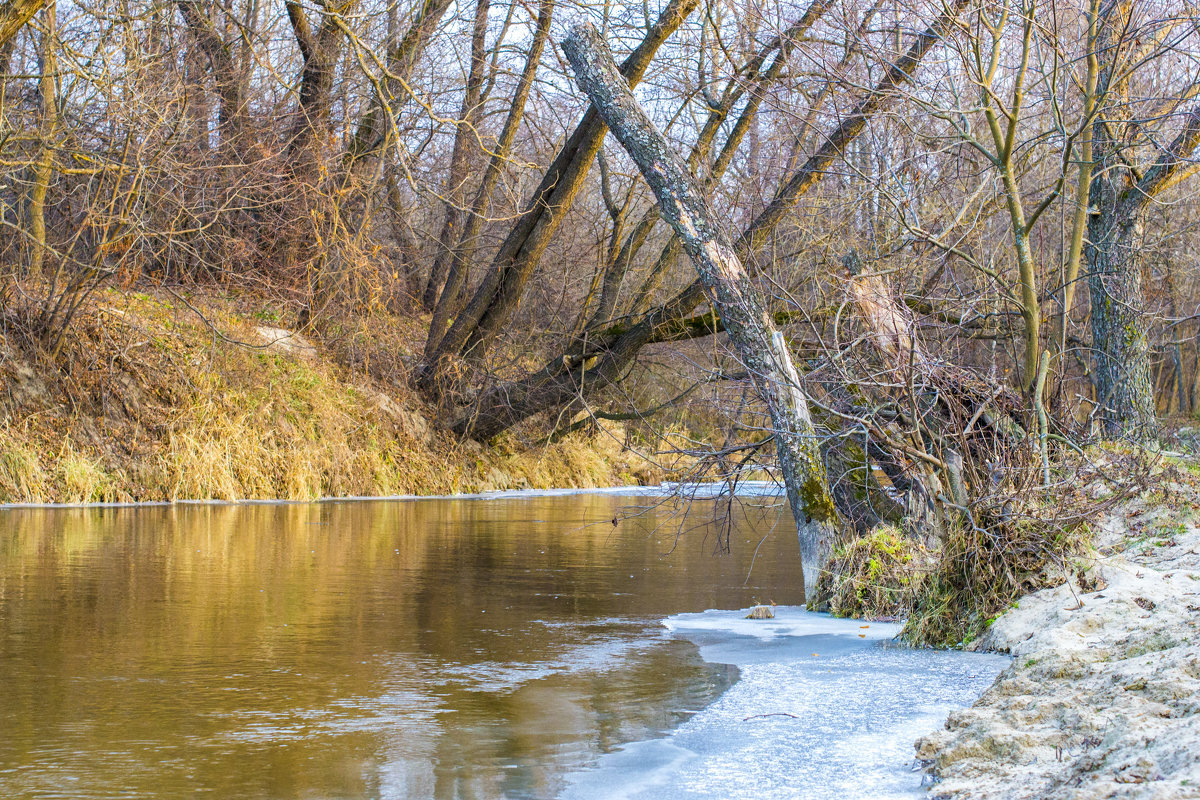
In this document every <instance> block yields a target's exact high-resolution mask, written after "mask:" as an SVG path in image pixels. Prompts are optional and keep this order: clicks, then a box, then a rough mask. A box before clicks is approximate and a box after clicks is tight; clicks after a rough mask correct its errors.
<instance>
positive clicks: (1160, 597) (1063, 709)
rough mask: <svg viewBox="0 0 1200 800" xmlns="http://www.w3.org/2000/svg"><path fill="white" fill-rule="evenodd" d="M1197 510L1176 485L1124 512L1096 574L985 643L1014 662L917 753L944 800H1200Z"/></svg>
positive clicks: (1103, 544)
mask: <svg viewBox="0 0 1200 800" xmlns="http://www.w3.org/2000/svg"><path fill="white" fill-rule="evenodd" d="M1164 495H1165V496H1164ZM1198 500H1200V492H1198V491H1197V489H1196V487H1195V486H1194V485H1192V484H1191V483H1190V482H1189V483H1173V484H1171V485H1170V486H1168V487H1166V490H1165V492H1164V493H1160V495H1159V496H1156V497H1152V498H1151V497H1144V498H1141V499H1138V500H1136V501H1134V502H1131V503H1128V504H1126V505H1124V506H1122V507H1121V509H1120V511H1119V513H1116V514H1114V515H1112V516H1110V517H1109V518H1108V519H1107V520H1106V521H1105V522H1104V524H1103V525H1102V526H1101V529H1100V530H1099V532H1098V536H1097V541H1096V545H1097V548H1098V557H1097V559H1096V561H1095V565H1094V566H1093V567H1092V568H1091V569H1089V570H1086V571H1085V572H1084V573H1082V574H1077V575H1075V576H1074V579H1073V580H1072V581H1071V582H1070V583H1069V584H1064V585H1062V586H1059V587H1057V588H1053V589H1046V590H1043V591H1040V592H1036V593H1034V594H1032V595H1030V596H1027V597H1025V598H1023V599H1022V600H1021V601H1020V603H1019V605H1018V607H1017V608H1014V609H1012V610H1011V611H1009V612H1007V613H1006V614H1004V615H1003V616H1001V617H1000V618H999V619H998V620H997V621H996V622H995V624H993V625H992V626H991V628H990V629H989V630H988V632H987V633H986V635H985V636H983V637H982V638H981V639H980V640H979V641H978V642H977V643H976V644H975V646H976V647H977V648H979V649H992V650H998V651H1002V652H1007V653H1011V654H1012V655H1013V656H1014V659H1013V662H1012V664H1011V665H1010V666H1009V667H1008V668H1007V669H1006V670H1005V671H1004V672H1003V673H1002V674H1001V675H1000V677H999V678H998V680H997V681H996V683H995V685H993V686H992V687H991V688H990V689H988V691H987V692H985V693H984V694H983V696H982V697H981V698H980V700H979V702H978V703H976V704H975V705H974V706H973V707H971V708H969V709H966V710H962V711H956V712H954V713H953V714H951V715H950V717H949V719H948V721H947V723H946V726H945V729H944V730H941V731H938V732H936V733H933V734H931V735H928V736H926V737H924V738H923V739H922V740H921V741H920V742H919V743H918V755H919V756H920V757H921V758H922V759H926V760H927V761H928V762H929V766H930V769H931V771H932V773H933V774H935V775H936V776H937V777H938V778H939V779H940V782H939V783H938V784H937V785H936V786H935V787H934V789H933V790H932V792H931V794H932V796H933V797H934V798H938V799H939V800H1026V799H1027V798H1028V799H1032V798H1037V799H1038V800H1042V799H1043V798H1045V799H1046V800H1050V799H1051V798H1062V799H1063V800H1068V799H1069V800H1100V798H1117V797H1120V798H1145V799H1146V800H1184V799H1185V798H1200V640H1198V635H1200V630H1198V626H1200V530H1198V529H1197V526H1196V515H1195V511H1196V510H1197V509H1198V508H1200V502H1198Z"/></svg>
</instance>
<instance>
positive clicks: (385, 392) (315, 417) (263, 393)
mask: <svg viewBox="0 0 1200 800" xmlns="http://www.w3.org/2000/svg"><path fill="white" fill-rule="evenodd" d="M264 321H267V322H269V323H270V325H271V328H272V329H274V328H276V326H284V327H286V326H287V325H288V320H287V319H286V317H285V315H282V314H280V313H275V312H273V311H271V309H270V307H269V305H266V304H265V301H263V300H260V299H256V298H252V297H251V298H230V297H223V296H204V297H195V296H192V297H187V298H184V297H182V296H178V295H175V294H173V293H172V294H168V295H150V294H145V293H127V292H118V291H115V290H114V291H105V292H100V293H98V294H97V296H96V298H95V299H94V300H92V301H89V303H88V305H87V306H86V307H85V308H84V309H83V310H82V311H81V313H80V315H79V317H78V319H77V321H76V323H75V325H74V326H73V336H72V338H71V339H70V340H69V341H68V342H67V343H66V345H65V346H64V348H63V349H62V351H61V353H60V354H59V355H58V356H57V358H56V360H54V361H53V362H50V361H48V360H47V357H46V356H45V355H44V354H43V353H41V352H39V351H38V349H37V347H36V345H33V346H31V344H30V343H29V342H23V341H21V340H20V339H19V337H17V336H15V335H14V334H12V332H11V328H8V329H5V328H0V384H4V385H5V386H6V387H7V388H8V391H7V392H5V393H3V394H0V502H66V503H90V502H112V501H139V500H141V501H144V500H171V499H179V498H187V499H214V500H235V499H275V498H278V499H291V500H310V499H314V498H318V497H333V496H351V495H363V496H377V495H396V494H418V495H420V494H449V493H456V492H474V491H486V490H491V489H514V488H552V487H579V488H586V487H594V486H607V485H613V484H615V483H630V482H632V483H644V482H650V481H654V480H659V479H661V476H660V475H659V474H658V472H657V468H656V467H655V465H653V464H651V463H650V462H647V461H645V460H644V459H641V458H639V457H638V456H637V455H636V454H634V453H632V452H628V451H623V449H622V447H621V445H620V442H621V441H622V439H623V436H622V435H620V434H619V433H618V434H617V435H612V434H613V432H612V431H605V430H600V431H596V430H595V429H591V431H590V432H582V431H581V432H580V433H578V434H575V435H572V436H568V437H564V438H563V439H562V440H560V441H557V442H553V443H549V444H546V445H544V446H540V447H533V448H529V447H522V446H518V445H516V444H514V443H507V444H505V443H501V444H500V446H498V447H489V448H484V447H481V446H479V445H477V444H474V443H471V442H467V443H462V442H459V441H457V440H455V439H454V438H453V437H451V436H449V435H446V434H443V433H441V432H439V431H437V430H436V429H435V428H434V427H433V426H432V425H431V423H430V422H429V419H430V418H431V417H432V415H433V412H432V409H429V408H428V407H426V406H425V405H424V404H423V403H422V402H421V400H420V398H419V397H418V396H417V395H416V394H415V393H413V392H412V391H410V390H409V389H408V388H407V386H406V383H405V381H404V376H405V371H406V369H407V363H409V362H411V360H412V359H413V358H414V357H415V353H416V352H417V351H418V348H419V345H420V341H419V338H418V335H417V334H418V333H419V331H420V328H421V326H420V325H415V324H413V322H412V320H411V319H408V318H403V319H402V318H399V317H397V318H395V319H394V321H389V319H388V318H381V319H377V320H375V321H374V322H375V325H376V331H375V334H376V335H375V337H374V338H372V337H369V336H367V335H366V333H365V332H364V331H363V330H361V329H359V328H354V329H351V328H349V327H346V326H343V328H342V329H337V330H334V331H332V332H331V333H330V337H331V338H330V341H329V343H328V344H326V342H325V341H324V340H323V339H317V338H316V337H315V336H313V339H314V341H311V342H310V341H305V340H304V339H297V340H292V339H286V340H283V341H281V342H275V341H274V340H275V338H278V331H276V332H274V333H265V332H264V331H267V330H268V329H266V328H264V329H262V330H260V329H259V327H258V326H259V325H260V324H262V323H263V322H264Z"/></svg>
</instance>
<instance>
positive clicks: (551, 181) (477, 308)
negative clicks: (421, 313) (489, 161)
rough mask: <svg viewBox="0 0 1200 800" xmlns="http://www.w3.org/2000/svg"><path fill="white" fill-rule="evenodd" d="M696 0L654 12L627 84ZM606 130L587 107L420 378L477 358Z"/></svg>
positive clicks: (628, 64) (512, 304) (676, 1)
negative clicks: (451, 361)
mask: <svg viewBox="0 0 1200 800" xmlns="http://www.w3.org/2000/svg"><path fill="white" fill-rule="evenodd" d="M698 3H699V0H671V2H669V3H668V4H667V6H666V7H665V8H664V9H663V11H662V13H661V14H659V17H658V20H657V21H656V22H655V23H654V25H653V26H652V27H651V28H650V30H649V31H647V33H646V36H645V38H643V39H642V41H641V43H640V44H639V45H638V47H637V49H635V50H634V51H633V52H632V53H631V54H630V55H629V57H628V58H626V59H625V62H624V63H623V64H622V65H621V72H622V75H623V77H624V79H625V80H626V81H628V82H629V83H630V84H631V85H633V84H636V83H638V82H639V81H640V80H641V78H642V76H643V75H644V74H645V72H646V69H647V68H648V67H649V66H650V62H651V60H653V58H654V54H655V53H657V52H658V48H659V47H661V46H662V44H663V43H664V42H665V41H666V40H667V38H668V37H669V36H670V35H671V34H672V33H674V32H675V30H676V29H677V28H678V27H679V26H680V25H681V24H682V23H683V21H684V20H685V19H686V18H687V16H688V15H689V14H691V12H692V11H693V10H694V9H695V8H696V5H697V4H698ZM607 131H608V129H607V127H605V125H604V122H603V120H601V119H600V117H599V116H598V115H597V114H596V112H595V110H594V109H589V110H588V111H587V112H586V113H585V114H584V115H583V119H582V120H581V121H580V122H579V125H578V126H577V127H576V128H575V130H574V131H573V132H572V133H571V136H570V138H569V139H567V142H566V144H564V145H563V148H562V149H561V150H560V151H559V152H558V155H557V156H556V157H555V159H554V162H553V163H552V164H551V165H550V167H549V168H548V169H547V170H546V173H545V175H544V176H543V178H542V182H541V184H540V185H539V186H538V188H537V189H536V190H535V191H534V193H533V196H532V197H531V198H530V200H529V202H528V203H527V204H526V210H525V212H524V213H523V214H522V215H521V217H520V219H519V220H517V223H516V224H515V225H514V226H513V228H512V230H511V231H510V232H509V234H508V236H507V237H505V240H504V243H503V244H501V246H500V250H499V251H498V252H497V254H496V257H495V258H494V259H493V262H492V269H490V270H489V271H488V273H487V276H486V277H485V278H484V281H483V283H482V284H480V286H479V287H478V288H477V289H476V291H475V294H474V295H473V296H472V297H471V300H470V301H469V302H468V303H467V305H466V307H465V308H464V309H463V310H462V312H460V313H459V315H458V318H457V319H456V320H455V321H454V324H452V325H451V326H450V329H449V330H448V331H446V334H445V335H444V336H443V337H442V341H441V342H439V343H438V344H437V346H436V347H427V348H426V352H429V353H431V357H430V359H429V360H427V363H426V364H425V367H426V371H427V372H429V371H432V372H433V379H432V380H431V379H430V376H429V375H428V374H427V375H426V377H425V379H424V381H423V382H424V383H425V384H426V385H436V384H437V383H438V381H437V380H436V376H437V373H438V371H439V370H440V364H441V363H442V357H443V356H452V355H455V354H458V355H464V356H465V355H468V354H469V355H472V356H473V357H480V356H482V354H483V353H484V352H485V351H486V349H487V348H488V346H490V344H491V342H492V341H493V340H494V339H495V337H496V336H497V335H498V334H499V332H500V330H501V328H502V327H503V326H504V324H505V323H506V322H507V321H508V319H509V317H510V316H511V315H512V312H513V311H514V310H515V309H516V307H517V304H518V303H519V302H520V299H521V294H522V293H523V291H524V288H525V284H526V283H527V282H528V280H529V277H530V276H531V275H532V274H533V270H534V269H535V268H536V267H537V264H538V262H539V261H540V260H541V257H542V253H544V252H545V250H546V247H547V246H549V244H550V240H551V238H552V237H553V236H554V234H555V232H556V231H557V230H558V227H559V226H560V225H561V224H562V221H563V218H564V217H565V216H566V213H567V210H568V209H570V207H571V204H572V203H573V202H574V200H575V195H576V194H577V193H578V192H579V189H580V188H581V187H582V186H583V183H584V181H585V180H586V179H587V174H588V170H589V169H590V168H591V165H592V162H593V161H594V160H595V159H596V153H597V151H598V150H599V149H600V145H601V143H602V142H603V141H604V134H605V133H606V132H607Z"/></svg>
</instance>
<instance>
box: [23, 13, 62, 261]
mask: <svg viewBox="0 0 1200 800" xmlns="http://www.w3.org/2000/svg"><path fill="white" fill-rule="evenodd" d="M57 16H58V14H57V7H56V5H55V3H54V2H53V0H51V2H50V4H49V5H48V6H46V12H45V18H46V24H45V30H44V31H43V33H42V52H41V58H40V61H41V76H40V78H39V79H38V103H39V106H40V108H39V114H40V116H41V119H40V120H39V125H38V127H39V128H40V130H39V132H38V136H39V139H40V142H39V143H38V158H37V161H35V162H34V163H33V168H32V172H33V186H32V188H31V189H30V192H29V239H30V253H29V275H30V277H33V278H40V277H41V275H42V268H43V266H44V264H45V261H46V195H47V194H48V193H49V191H50V179H51V178H52V177H53V175H54V145H55V141H54V140H55V139H56V138H57V135H58V66H57V64H58V61H57V58H56V56H55V50H56V49H57V47H58V26H57Z"/></svg>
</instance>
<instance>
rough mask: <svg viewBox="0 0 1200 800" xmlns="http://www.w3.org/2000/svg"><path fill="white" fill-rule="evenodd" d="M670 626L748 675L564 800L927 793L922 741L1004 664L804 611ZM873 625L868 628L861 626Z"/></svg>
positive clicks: (715, 616) (701, 617)
mask: <svg viewBox="0 0 1200 800" xmlns="http://www.w3.org/2000/svg"><path fill="white" fill-rule="evenodd" d="M745 613H746V612H745V611H744V610H743V611H737V612H732V611H707V612H704V613H701V614H680V615H677V616H675V617H671V618H670V619H668V620H666V622H665V623H664V624H665V625H666V626H667V627H668V628H669V629H670V630H672V631H674V632H675V634H676V635H680V636H686V637H687V638H689V639H692V640H693V641H695V642H696V643H697V644H699V645H700V648H701V654H702V655H703V656H704V658H705V659H706V660H709V661H718V662H722V663H731V664H736V665H737V666H738V667H739V668H740V669H741V679H740V680H739V681H738V683H736V684H735V685H734V686H733V687H732V688H731V689H730V690H729V691H728V692H726V693H725V694H724V695H723V696H722V697H721V698H720V699H719V700H717V701H716V702H715V703H713V704H712V705H711V706H709V707H708V708H706V709H704V710H703V711H701V712H699V713H698V714H696V715H695V716H693V717H692V718H691V719H690V720H689V721H688V722H686V723H684V724H683V725H682V726H681V727H679V728H678V729H676V730H675V731H674V732H673V733H672V734H671V735H670V736H668V737H667V738H665V739H660V740H656V741H648V742H637V743H634V744H631V745H627V746H625V747H623V748H621V749H620V750H618V751H616V752H613V753H609V754H607V755H605V756H604V757H602V758H601V759H600V761H599V763H598V764H596V765H595V767H594V768H593V769H590V770H588V771H586V772H582V773H579V774H576V775H574V776H572V777H571V778H570V781H569V785H568V788H567V790H566V791H565V793H564V795H563V797H564V798H567V799H568V800H597V799H598V798H630V799H631V800H635V799H640V798H646V799H647V800H649V799H650V798H654V799H655V800H672V799H673V798H681V799H682V798H687V799H688V800H693V799H700V798H712V799H713V800H718V799H719V800H738V799H739V798H745V799H746V800H750V799H751V798H753V800H767V799H768V798H769V799H770V800H784V799H785V798H794V799H795V800H816V799H817V798H821V799H822V800H823V799H824V798H830V799H831V800H832V799H833V798H837V800H855V798H862V799H863V800H867V799H868V798H869V799H870V800H891V799H892V798H913V797H920V796H921V794H922V789H921V778H922V773H921V772H919V771H915V770H914V769H913V767H914V763H913V747H912V745H913V741H914V740H916V739H917V738H918V737H919V736H921V735H923V734H924V733H927V732H928V731H929V730H931V729H933V728H936V727H937V726H939V725H941V724H942V722H943V720H944V719H945V716H946V715H947V714H948V713H949V712H950V711H952V710H953V709H956V708H961V707H964V706H967V705H969V704H970V703H972V702H973V701H974V700H975V699H976V698H977V697H978V696H979V695H980V694H981V693H982V692H983V691H984V689H986V688H987V687H988V686H989V685H990V684H991V683H992V681H993V680H994V678H995V676H996V674H997V673H998V672H999V671H1000V670H1001V669H1002V668H1003V667H1004V665H1005V664H1007V663H1008V659H1007V658H1005V657H1002V656H995V655H983V654H975V653H961V652H947V651H932V650H914V649H910V648H906V647H901V646H897V645H895V644H892V643H891V639H892V637H894V636H895V634H896V633H897V632H898V627H899V626H897V625H894V624H886V623H885V624H879V623H864V622H860V621H858V620H839V619H834V618H832V617H829V616H827V615H822V614H811V613H808V612H805V611H803V610H802V609H799V608H784V607H779V608H776V609H775V614H776V616H775V619H774V620H747V619H744V617H745ZM863 626H869V627H863Z"/></svg>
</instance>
